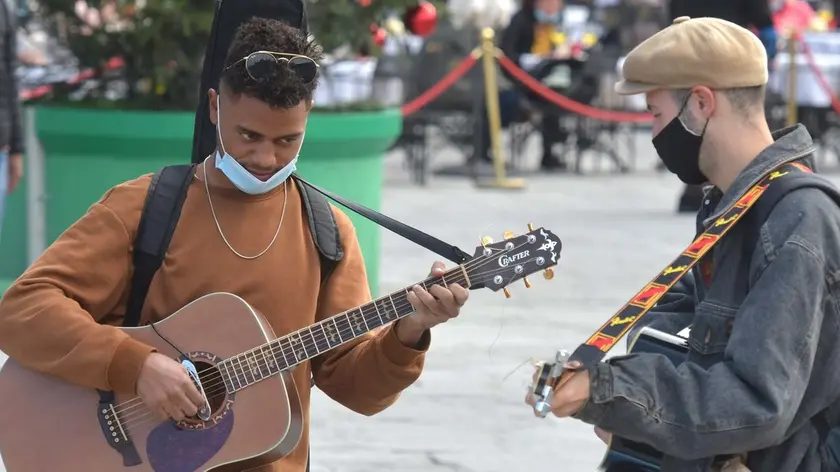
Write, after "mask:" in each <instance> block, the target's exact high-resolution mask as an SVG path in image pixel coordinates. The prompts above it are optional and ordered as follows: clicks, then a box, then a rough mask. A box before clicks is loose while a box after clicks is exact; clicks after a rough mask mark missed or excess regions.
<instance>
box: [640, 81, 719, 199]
mask: <svg viewBox="0 0 840 472" xmlns="http://www.w3.org/2000/svg"><path fill="white" fill-rule="evenodd" d="M689 98H690V96H689ZM687 103H688V99H686V101H685V103H683V106H682V107H680V111H679V113H677V116H675V117H674V119H673V120H671V122H670V123H668V124H667V125H666V126H665V127H664V128H662V131H660V132H659V134H657V135H656V136H654V138H653V147H654V148H656V153H657V154H659V158H660V159H662V163H663V164H665V167H667V168H668V170H669V171H671V172H672V173H674V174H676V175H677V177H678V178H679V179H680V180H682V181H683V182H685V183H687V184H689V185H700V184H703V183H706V182H707V181H708V180H709V179H708V178H706V176H705V175H703V172H702V171H701V170H700V145H701V144H702V143H703V134H705V132H706V127H705V126H704V127H703V132H702V133H701V134H700V136H698V135H696V134H694V133H692V132H691V131H689V130H688V129H686V127H685V125H683V123H682V121H680V115H681V114H682V112H683V109H684V108H685V105H686V104H687ZM706 124H707V125H708V124H709V122H708V121H707V122H706Z"/></svg>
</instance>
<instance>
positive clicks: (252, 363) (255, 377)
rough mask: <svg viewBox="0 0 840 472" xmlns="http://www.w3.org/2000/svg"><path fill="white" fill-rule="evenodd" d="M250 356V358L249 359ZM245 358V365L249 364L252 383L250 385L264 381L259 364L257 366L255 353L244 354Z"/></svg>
mask: <svg viewBox="0 0 840 472" xmlns="http://www.w3.org/2000/svg"><path fill="white" fill-rule="evenodd" d="M249 354H250V357H249ZM243 356H244V357H245V363H246V364H248V372H249V373H250V374H251V382H250V383H257V382H259V381H260V380H262V376H261V375H260V369H259V364H257V360H256V358H255V357H254V353H253V352H251V353H248V352H246V353H244V354H243Z"/></svg>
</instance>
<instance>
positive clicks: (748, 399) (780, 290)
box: [575, 237, 827, 460]
mask: <svg viewBox="0 0 840 472" xmlns="http://www.w3.org/2000/svg"><path fill="white" fill-rule="evenodd" d="M817 254H818V253H817V251H815V250H814V249H813V248H812V247H811V246H810V245H809V244H808V243H807V242H804V241H803V240H802V239H801V238H798V237H793V238H791V239H788V241H787V242H785V243H784V245H783V246H782V247H781V248H780V249H779V250H778V252H776V253H775V256H774V258H773V259H772V260H770V262H769V263H767V265H766V266H765V268H764V270H763V271H761V272H760V273H759V275H758V278H757V279H756V282H755V285H754V286H753V288H752V290H751V291H750V294H749V295H748V296H747V298H746V300H745V301H744V303H743V304H742V305H741V307H740V309H739V311H738V313H737V316H736V317H735V321H734V324H733V326H732V333H731V337H730V339H729V342H728V343H727V345H726V348H725V351H724V353H723V357H724V359H723V361H722V362H719V363H717V364H715V365H713V366H712V367H710V368H709V369H704V368H702V367H701V366H699V365H697V364H695V363H690V362H686V363H682V364H681V365H680V366H679V367H675V366H674V365H673V364H672V363H671V362H670V361H669V360H668V359H666V358H665V357H664V356H661V355H655V354H648V353H641V354H632V355H628V356H623V357H616V358H613V359H611V360H610V361H609V362H608V363H601V364H598V365H596V366H595V367H593V368H592V369H591V370H590V376H591V391H590V399H589V402H587V405H586V406H585V407H584V408H583V410H581V411H580V412H579V413H578V414H577V415H576V416H575V417H576V418H578V419H580V420H582V421H584V422H586V423H590V424H594V425H597V426H599V427H601V428H602V429H604V430H606V431H610V432H612V433H614V434H616V435H618V436H620V437H624V438H627V439H631V440H635V441H639V442H644V443H647V444H650V445H653V446H655V447H656V448H658V449H660V450H661V451H663V452H665V453H666V454H668V455H670V456H674V457H678V458H681V459H686V460H692V459H700V458H705V457H710V456H713V455H716V454H737V453H740V452H743V451H749V450H757V449H762V448H765V447H768V446H771V445H774V444H778V443H779V442H780V441H781V440H782V439H783V437H784V435H785V432H786V430H787V429H788V427H789V425H790V423H791V421H792V419H793V416H794V415H795V413H796V411H797V410H798V407H799V404H800V402H801V400H802V397H803V394H804V391H805V388H806V386H807V384H808V379H809V377H810V375H811V369H812V367H813V362H814V356H815V352H816V345H817V340H818V336H819V329H820V325H821V324H822V319H823V309H822V303H823V298H824V296H825V295H826V290H827V288H826V287H827V286H826V282H825V280H826V279H825V276H824V274H825V270H824V266H825V263H824V260H823V258H822V257H821V256H819V255H817ZM793 314H795V316H792V315H793ZM721 392H726V394H725V395H723V394H721Z"/></svg>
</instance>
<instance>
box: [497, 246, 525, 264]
mask: <svg viewBox="0 0 840 472" xmlns="http://www.w3.org/2000/svg"><path fill="white" fill-rule="evenodd" d="M530 252H531V251H527V250H526V251H522V252H518V253H516V254H513V255H510V256H508V255H507V254H504V255H502V257H500V258H499V267H507V266H509V265H510V264H512V263H514V262H516V261H521V260H522V259H525V258H527V257H528V255H529V254H530Z"/></svg>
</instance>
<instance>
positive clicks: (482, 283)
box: [464, 224, 563, 297]
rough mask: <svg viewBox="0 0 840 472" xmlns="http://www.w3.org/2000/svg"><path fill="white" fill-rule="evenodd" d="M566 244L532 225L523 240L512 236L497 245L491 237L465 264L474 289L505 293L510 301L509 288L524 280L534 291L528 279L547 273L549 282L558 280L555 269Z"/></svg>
mask: <svg viewBox="0 0 840 472" xmlns="http://www.w3.org/2000/svg"><path fill="white" fill-rule="evenodd" d="M562 247H563V244H562V243H561V242H560V238H558V237H557V236H556V235H555V234H554V233H552V232H551V231H549V230H547V229H545V228H536V229H535V228H534V226H533V225H530V224H529V225H528V232H527V233H525V234H522V235H519V236H516V235H514V234H513V233H511V232H507V233H505V235H504V240H503V241H499V242H497V243H494V242H493V241H492V239H490V238H489V237H485V238H483V239H482V241H481V246H477V247H476V248H475V254H474V255H473V258H472V259H470V260H469V261H468V262H467V263H465V264H464V269H465V270H466V271H467V275H468V276H469V279H470V287H471V288H479V287H485V288H489V289H490V290H492V291H494V292H498V291H499V290H504V293H505V296H506V297H510V291H509V290H508V289H507V286H508V285H510V284H511V283H513V282H515V281H517V280H519V279H523V280H524V282H525V287H527V288H530V287H531V282H529V281H528V279H527V278H526V277H527V276H529V275H531V274H533V273H535V272H539V271H543V272H544V277H545V278H546V279H549V280H550V279H552V278H553V277H554V271H553V270H552V267H554V266H556V265H557V263H558V262H559V260H560V250H561V249H562Z"/></svg>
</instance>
